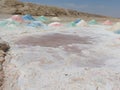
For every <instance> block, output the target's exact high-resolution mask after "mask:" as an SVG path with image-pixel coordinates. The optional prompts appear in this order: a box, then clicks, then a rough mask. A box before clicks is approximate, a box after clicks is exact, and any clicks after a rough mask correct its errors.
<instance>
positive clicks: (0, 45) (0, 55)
mask: <svg viewBox="0 0 120 90" xmlns="http://www.w3.org/2000/svg"><path fill="white" fill-rule="evenodd" d="M8 49H9V45H8V44H7V43H6V42H4V41H2V40H1V39H0V90H2V85H3V83H4V71H3V66H2V65H3V63H4V61H5V56H6V51H7V50H8Z"/></svg>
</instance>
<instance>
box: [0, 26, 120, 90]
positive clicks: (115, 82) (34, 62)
mask: <svg viewBox="0 0 120 90" xmlns="http://www.w3.org/2000/svg"><path fill="white" fill-rule="evenodd" d="M110 27H111V26H103V25H92V26H89V27H84V26H83V27H67V26H64V27H59V28H54V29H53V28H52V29H51V28H47V29H45V30H44V28H28V27H23V28H20V27H18V28H15V29H13V30H9V29H3V28H2V27H1V28H0V31H1V32H0V36H1V37H2V38H3V39H4V40H5V41H8V42H9V44H10V47H11V49H10V51H9V53H8V55H7V56H6V61H5V65H4V70H5V83H4V90H120V39H119V38H120V36H119V35H118V34H115V33H113V32H111V31H107V29H108V28H110Z"/></svg>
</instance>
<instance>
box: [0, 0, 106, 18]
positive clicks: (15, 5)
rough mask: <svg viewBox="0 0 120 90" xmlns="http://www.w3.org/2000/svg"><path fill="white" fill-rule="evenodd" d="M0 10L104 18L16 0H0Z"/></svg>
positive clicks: (36, 14) (16, 12)
mask: <svg viewBox="0 0 120 90" xmlns="http://www.w3.org/2000/svg"><path fill="white" fill-rule="evenodd" d="M0 12H2V13H9V14H22V15H23V14H32V15H35V16H39V15H45V16H75V17H76V16H84V17H93V16H95V17H100V18H106V16H100V15H94V14H88V13H83V12H78V11H75V10H69V9H63V8H57V7H52V6H45V5H39V4H33V3H23V2H20V1H18V0H1V1H0Z"/></svg>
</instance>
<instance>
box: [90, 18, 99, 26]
mask: <svg viewBox="0 0 120 90" xmlns="http://www.w3.org/2000/svg"><path fill="white" fill-rule="evenodd" d="M88 24H90V25H96V24H98V23H97V21H96V20H94V19H93V20H90V21H89V22H88Z"/></svg>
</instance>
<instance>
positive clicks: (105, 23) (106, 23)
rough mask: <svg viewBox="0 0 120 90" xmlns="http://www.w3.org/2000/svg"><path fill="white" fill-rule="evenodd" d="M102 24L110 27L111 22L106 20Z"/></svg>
mask: <svg viewBox="0 0 120 90" xmlns="http://www.w3.org/2000/svg"><path fill="white" fill-rule="evenodd" d="M103 24H104V25H112V22H111V21H110V20H106V21H105V22H104V23H103Z"/></svg>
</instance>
